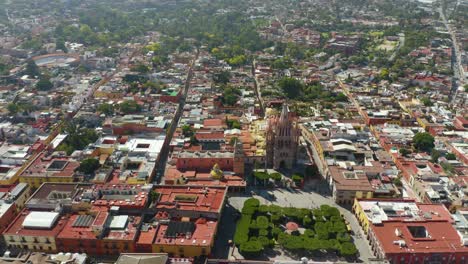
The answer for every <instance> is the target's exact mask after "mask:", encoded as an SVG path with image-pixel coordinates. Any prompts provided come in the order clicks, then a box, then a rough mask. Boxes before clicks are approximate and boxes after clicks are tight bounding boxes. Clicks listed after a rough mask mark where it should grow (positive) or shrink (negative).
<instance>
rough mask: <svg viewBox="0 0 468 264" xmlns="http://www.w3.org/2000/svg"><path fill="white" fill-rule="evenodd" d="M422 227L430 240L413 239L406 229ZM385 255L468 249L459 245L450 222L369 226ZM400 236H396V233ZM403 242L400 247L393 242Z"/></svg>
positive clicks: (396, 223)
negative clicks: (402, 245)
mask: <svg viewBox="0 0 468 264" xmlns="http://www.w3.org/2000/svg"><path fill="white" fill-rule="evenodd" d="M411 226H418V227H421V226H423V227H424V228H425V229H426V230H427V232H428V233H429V235H430V238H414V237H413V236H412V234H411V233H410V231H409V229H408V227H411ZM371 229H372V230H373V232H374V234H375V235H376V237H377V238H378V240H379V241H380V244H381V246H382V249H383V251H384V252H385V253H387V254H388V253H452V252H465V253H466V254H468V247H464V246H462V245H461V239H460V236H459V235H458V233H457V231H456V230H455V229H454V228H453V226H452V224H451V223H450V222H437V221H433V222H409V223H408V222H385V224H384V225H371ZM397 229H398V230H399V232H400V233H401V236H397V231H396V230H397ZM398 240H404V241H405V243H406V246H404V247H400V245H398V244H397V243H395V241H398Z"/></svg>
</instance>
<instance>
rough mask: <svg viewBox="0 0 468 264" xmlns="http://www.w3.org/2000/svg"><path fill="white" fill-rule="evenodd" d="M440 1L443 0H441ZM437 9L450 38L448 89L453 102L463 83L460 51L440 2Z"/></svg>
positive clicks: (463, 76) (463, 74) (463, 75)
mask: <svg viewBox="0 0 468 264" xmlns="http://www.w3.org/2000/svg"><path fill="white" fill-rule="evenodd" d="M442 1H445V0H442ZM442 1H441V2H442ZM437 11H438V12H439V14H440V17H441V18H442V22H443V23H444V25H445V27H446V28H447V31H448V33H449V34H450V38H451V39H452V60H453V61H452V69H453V79H454V80H453V82H452V90H451V91H450V97H451V98H450V102H451V103H454V101H455V99H456V98H457V96H458V92H459V89H458V87H463V85H464V84H465V73H464V71H463V67H462V63H461V53H460V50H459V46H458V42H457V36H456V35H455V30H454V29H453V28H452V26H451V25H450V24H449V23H448V21H447V18H446V16H445V13H444V10H442V4H441V5H440V6H439V7H438V8H437ZM457 81H458V83H457Z"/></svg>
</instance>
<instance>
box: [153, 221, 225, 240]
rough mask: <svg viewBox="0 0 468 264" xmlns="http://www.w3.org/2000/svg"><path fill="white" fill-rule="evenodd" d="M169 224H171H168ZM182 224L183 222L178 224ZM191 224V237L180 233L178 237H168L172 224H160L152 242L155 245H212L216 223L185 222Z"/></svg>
mask: <svg viewBox="0 0 468 264" xmlns="http://www.w3.org/2000/svg"><path fill="white" fill-rule="evenodd" d="M170 223H171V222H170ZM179 223H184V222H179ZM185 223H192V224H193V227H194V229H193V231H192V233H191V235H189V236H188V238H187V236H186V234H185V233H181V234H182V235H179V236H176V237H174V236H172V235H170V234H169V235H168V232H171V229H173V226H172V225H174V224H172V225H171V224H168V225H166V224H161V225H159V228H158V231H157V233H156V237H155V240H154V244H155V245H185V246H208V247H209V246H211V245H213V242H214V238H215V235H216V226H217V224H218V223H217V222H216V221H206V220H204V219H199V221H197V222H195V223H193V222H185Z"/></svg>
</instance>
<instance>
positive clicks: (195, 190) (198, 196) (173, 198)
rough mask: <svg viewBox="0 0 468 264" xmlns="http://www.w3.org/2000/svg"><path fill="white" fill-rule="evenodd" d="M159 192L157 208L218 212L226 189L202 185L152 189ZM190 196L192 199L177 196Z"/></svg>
mask: <svg viewBox="0 0 468 264" xmlns="http://www.w3.org/2000/svg"><path fill="white" fill-rule="evenodd" d="M154 191H155V192H157V193H159V194H160V196H159V201H158V203H157V204H156V206H155V207H156V208H157V209H175V208H177V209H179V210H187V211H195V212H216V213H219V212H220V211H221V209H222V206H223V204H224V199H225V198H226V193H227V190H226V188H223V187H210V188H206V189H205V187H203V186H189V187H188V186H157V187H156V188H155V189H154ZM182 196H191V197H194V200H193V201H182V200H179V199H178V197H182Z"/></svg>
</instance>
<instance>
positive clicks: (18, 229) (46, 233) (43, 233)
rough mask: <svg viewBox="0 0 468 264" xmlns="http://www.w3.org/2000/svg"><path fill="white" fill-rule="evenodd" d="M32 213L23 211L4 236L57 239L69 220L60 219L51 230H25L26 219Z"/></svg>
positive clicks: (26, 210)
mask: <svg viewBox="0 0 468 264" xmlns="http://www.w3.org/2000/svg"><path fill="white" fill-rule="evenodd" d="M30 212H31V211H29V210H28V209H26V208H25V209H23V210H22V211H21V213H20V214H19V215H18V216H17V217H16V218H15V220H13V222H12V223H11V224H10V226H8V227H7V229H5V231H4V232H3V234H5V235H16V236H34V237H54V238H55V237H56V236H57V235H58V234H59V232H60V231H61V230H62V229H63V227H64V226H65V225H66V223H67V221H68V219H67V218H66V217H60V218H59V219H58V220H57V222H56V223H55V225H54V226H53V227H52V228H51V229H38V228H24V227H23V222H24V219H25V218H26V217H27V216H28V215H29V213H30Z"/></svg>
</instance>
